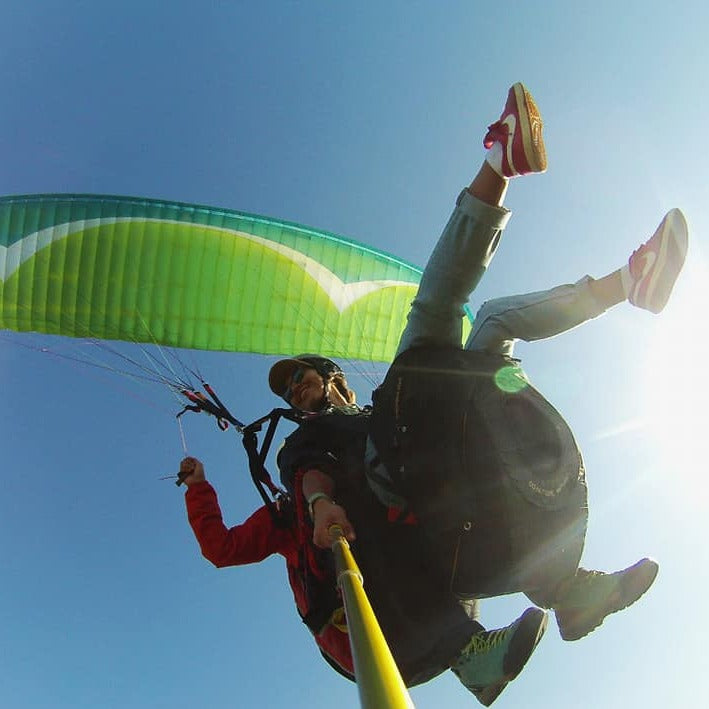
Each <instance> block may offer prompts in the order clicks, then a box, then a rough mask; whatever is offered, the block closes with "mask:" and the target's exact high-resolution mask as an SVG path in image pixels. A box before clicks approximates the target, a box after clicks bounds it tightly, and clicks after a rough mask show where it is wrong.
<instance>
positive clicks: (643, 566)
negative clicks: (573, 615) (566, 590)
mask: <svg viewBox="0 0 709 709" xmlns="http://www.w3.org/2000/svg"><path fill="white" fill-rule="evenodd" d="M659 568H660V567H659V566H658V564H657V562H656V561H653V560H652V559H641V560H640V561H638V562H637V563H636V564H633V566H631V567H630V568H629V569H627V570H628V571H630V570H632V569H635V570H636V572H635V574H630V575H629V576H628V577H627V578H626V579H625V583H622V584H621V586H620V588H619V593H620V598H617V596H616V595H615V594H613V595H611V597H610V599H609V602H608V603H607V604H606V605H605V606H603V608H602V609H601V610H600V611H598V612H597V613H596V614H594V615H591V616H585V617H584V616H581V617H579V619H578V620H577V621H576V622H575V623H574V622H573V621H572V622H570V623H569V622H567V623H565V624H564V626H563V629H562V624H561V623H558V625H559V634H560V635H561V637H562V638H563V639H564V640H569V641H571V640H580V639H581V638H585V637H586V636H587V635H588V634H589V633H590V632H591V631H593V630H595V629H596V628H597V627H598V626H599V625H601V623H603V621H604V620H605V619H606V618H607V617H608V616H609V615H612V614H613V613H617V612H618V611H622V610H624V609H625V608H627V607H628V606H632V605H633V603H635V601H637V600H638V599H640V597H641V596H642V595H643V594H644V593H645V592H646V591H647V590H648V589H649V588H650V586H652V584H653V583H654V581H655V579H656V578H657V572H658V571H659ZM621 602H622V603H623V605H619V603H621Z"/></svg>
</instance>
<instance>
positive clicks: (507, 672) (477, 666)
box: [451, 608, 547, 707]
mask: <svg viewBox="0 0 709 709" xmlns="http://www.w3.org/2000/svg"><path fill="white" fill-rule="evenodd" d="M546 627H547V615H546V613H545V612H544V611H542V610H540V609H539V608H527V610H526V611H525V612H524V613H523V614H522V615H521V616H520V617H519V618H518V619H517V620H516V621H515V622H514V623H512V624H511V625H508V626H507V627H506V628H500V629H499V630H481V631H480V632H478V633H475V635H473V637H472V638H471V640H470V642H469V643H468V644H467V645H466V646H465V647H464V648H463V649H462V650H461V651H460V655H459V656H458V658H457V659H456V660H455V662H454V663H453V665H452V666H451V670H453V672H454V673H455V675H456V676H457V677H458V679H459V680H460V681H461V682H462V683H463V685H465V687H467V688H468V689H469V690H470V691H471V692H472V693H473V694H474V695H475V697H476V698H477V700H478V701H479V702H480V703H481V704H484V705H485V706H486V707H489V706H490V705H491V704H492V703H493V702H494V701H495V699H497V697H499V696H500V693H501V692H502V690H503V689H504V688H505V687H506V686H507V685H508V683H509V682H511V681H512V680H513V679H514V678H515V677H516V676H517V675H518V674H519V673H520V672H521V671H522V668H523V667H524V665H525V664H526V662H527V660H529V658H530V656H531V655H532V653H533V652H534V648H535V647H537V644H538V643H539V641H540V640H541V639H542V635H544V631H545V630H546Z"/></svg>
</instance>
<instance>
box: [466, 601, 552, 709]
mask: <svg viewBox="0 0 709 709" xmlns="http://www.w3.org/2000/svg"><path fill="white" fill-rule="evenodd" d="M548 622H549V618H548V616H547V614H546V613H545V612H544V611H543V610H540V609H539V608H528V609H527V610H526V611H525V612H524V613H523V614H522V617H521V619H520V624H519V627H518V628H517V630H516V631H515V634H514V636H513V637H512V640H511V641H510V647H509V649H508V650H507V654H506V655H505V659H504V662H503V663H502V671H503V672H504V673H505V678H504V679H503V680H502V681H500V682H498V683H497V684H491V685H489V686H487V687H485V688H484V689H480V690H477V691H475V692H474V694H475V697H476V699H477V700H478V701H479V702H480V703H481V704H483V705H484V706H486V707H488V706H490V704H492V703H493V702H494V701H495V699H497V698H498V697H499V696H500V694H501V693H502V690H503V689H504V688H505V687H506V686H507V685H508V684H509V683H510V682H511V681H512V680H513V679H514V678H515V677H517V675H518V674H519V673H520V672H521V671H522V669H523V668H524V666H525V665H526V664H527V661H528V660H529V658H530V657H531V656H532V653H533V652H534V649H535V648H536V647H537V645H538V644H539V641H540V640H541V639H542V636H543V635H544V631H545V630H546V628H547V623H548Z"/></svg>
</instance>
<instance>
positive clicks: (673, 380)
mask: <svg viewBox="0 0 709 709" xmlns="http://www.w3.org/2000/svg"><path fill="white" fill-rule="evenodd" d="M682 277H683V282H682V284H681V285H682V287H681V288H678V292H677V293H676V294H675V295H676V296H677V298H676V299H673V301H672V302H671V309H670V308H669V307H668V310H667V311H666V313H665V314H664V316H665V317H666V321H665V322H663V323H662V327H661V328H658V330H657V337H656V339H655V341H654V342H653V345H652V347H651V349H650V351H649V352H648V353H647V359H646V369H645V381H646V382H651V383H652V386H650V387H648V388H647V402H646V406H647V412H648V414H649V416H648V422H647V423H648V425H649V427H650V429H651V430H652V431H653V433H654V435H655V437H656V440H657V448H658V450H659V451H661V455H662V457H663V458H664V460H663V463H664V464H665V465H666V466H671V468H673V469H674V470H677V471H678V472H680V473H681V474H682V477H684V478H685V480H686V481H687V482H689V481H692V482H700V481H703V480H707V479H709V454H708V453H707V442H708V440H709V375H708V372H707V354H708V352H709V335H708V332H707V330H708V328H707V314H706V307H707V304H708V303H709V273H707V269H706V267H704V264H702V263H700V264H699V267H698V265H697V263H696V262H695V263H694V264H690V263H689V262H688V263H687V268H686V269H685V273H683V274H682ZM661 317H662V316H661ZM702 489H703V491H704V493H707V491H709V485H706V486H705V485H703V486H702Z"/></svg>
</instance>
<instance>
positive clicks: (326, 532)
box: [313, 498, 356, 549]
mask: <svg viewBox="0 0 709 709" xmlns="http://www.w3.org/2000/svg"><path fill="white" fill-rule="evenodd" d="M333 524H337V525H339V526H340V527H341V528H342V533H343V534H344V535H345V539H347V541H350V542H352V541H354V540H355V538H356V535H355V531H354V527H353V526H352V523H351V522H350V521H349V519H348V518H347V512H345V508H344V507H342V506H341V505H338V504H336V503H335V502H333V501H332V500H328V499H327V498H320V499H319V500H316V501H315V503H314V504H313V525H314V529H313V543H314V544H315V546H318V547H320V548H321V549H329V548H330V547H331V546H332V542H333V541H334V540H333V538H332V536H331V535H330V527H332V525H333Z"/></svg>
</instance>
